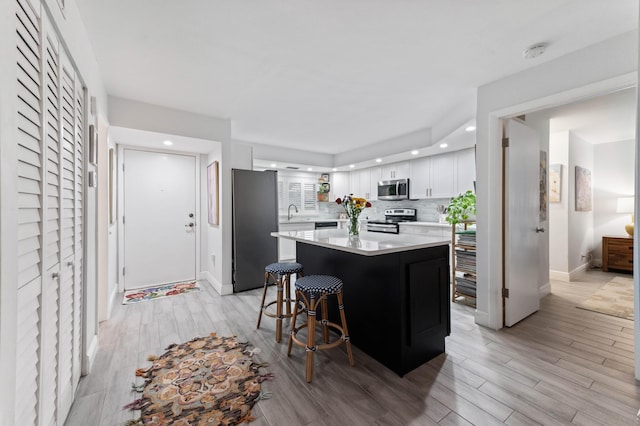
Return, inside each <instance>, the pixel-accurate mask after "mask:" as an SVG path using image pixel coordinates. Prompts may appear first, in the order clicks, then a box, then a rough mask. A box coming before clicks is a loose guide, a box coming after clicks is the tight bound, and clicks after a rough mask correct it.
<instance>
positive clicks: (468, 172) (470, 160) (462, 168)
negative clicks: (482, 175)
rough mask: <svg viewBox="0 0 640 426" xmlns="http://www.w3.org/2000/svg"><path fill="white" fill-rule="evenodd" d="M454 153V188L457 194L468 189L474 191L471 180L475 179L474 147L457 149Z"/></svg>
mask: <svg viewBox="0 0 640 426" xmlns="http://www.w3.org/2000/svg"><path fill="white" fill-rule="evenodd" d="M455 155H456V171H457V173H456V190H455V194H454V195H458V194H461V193H464V192H467V191H468V190H472V191H475V189H474V188H473V182H474V181H475V180H476V153H475V149H474V148H469V149H464V150H462V151H457V152H456V153H455Z"/></svg>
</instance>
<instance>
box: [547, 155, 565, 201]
mask: <svg viewBox="0 0 640 426" xmlns="http://www.w3.org/2000/svg"><path fill="white" fill-rule="evenodd" d="M561 191H562V164H551V165H550V166H549V202H550V203H559V202H560V200H561V199H562V197H561V195H562V194H561Z"/></svg>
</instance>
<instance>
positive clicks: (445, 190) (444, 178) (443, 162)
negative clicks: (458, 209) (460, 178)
mask: <svg viewBox="0 0 640 426" xmlns="http://www.w3.org/2000/svg"><path fill="white" fill-rule="evenodd" d="M430 158H431V187H430V190H429V196H430V197H434V198H445V197H452V196H454V195H455V182H454V177H455V154H453V153H451V154H442V155H434V156H433V157H430Z"/></svg>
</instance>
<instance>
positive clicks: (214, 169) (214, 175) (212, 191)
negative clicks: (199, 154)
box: [207, 161, 219, 225]
mask: <svg viewBox="0 0 640 426" xmlns="http://www.w3.org/2000/svg"><path fill="white" fill-rule="evenodd" d="M218 185H219V184H218V162H217V161H214V162H213V163H211V164H209V165H208V166H207V213H208V214H207V216H208V220H209V225H218V224H219V205H218V199H219V197H218Z"/></svg>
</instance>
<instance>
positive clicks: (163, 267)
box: [123, 149, 197, 289]
mask: <svg viewBox="0 0 640 426" xmlns="http://www.w3.org/2000/svg"><path fill="white" fill-rule="evenodd" d="M123 176H124V218H123V220H124V286H125V289H135V288H142V287H148V286H152V285H156V284H166V283H173V282H179V281H187V280H194V279H195V277H196V179H197V177H196V157H194V156H190V155H180V154H168V153H160V152H150V151H139V150H133V149H125V150H124V173H123Z"/></svg>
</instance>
